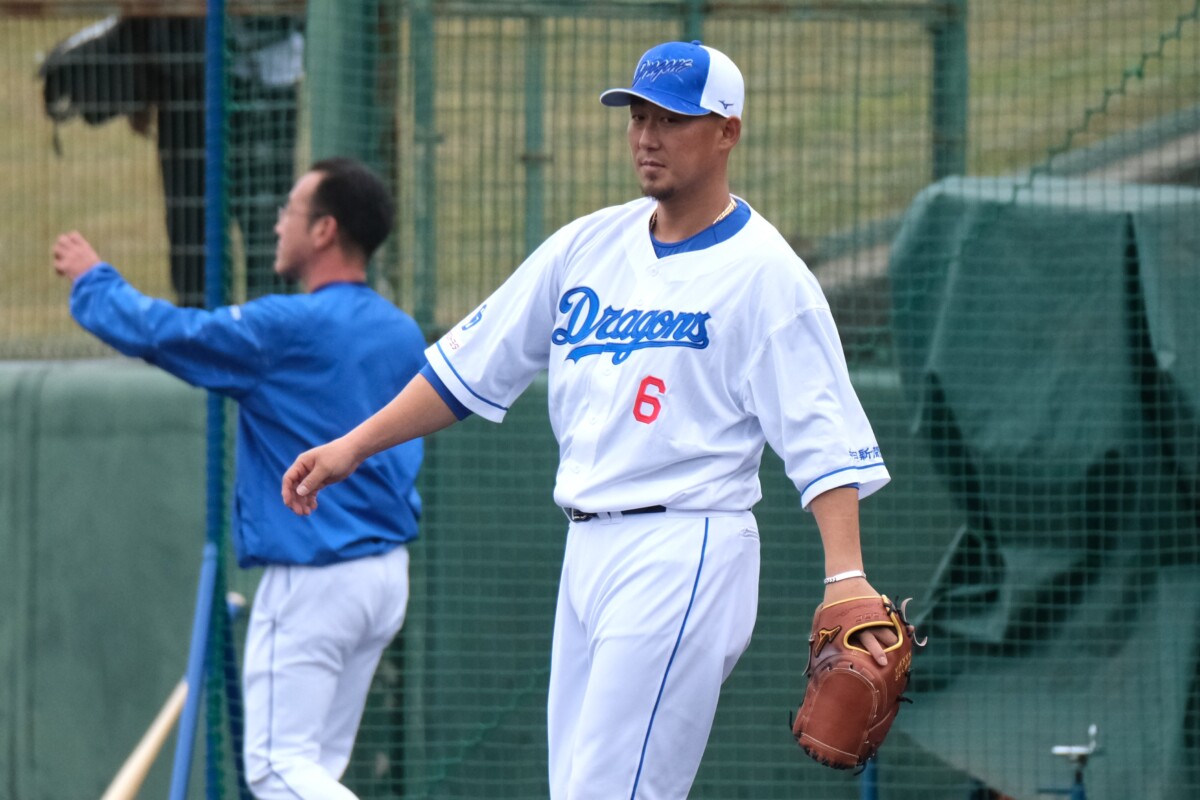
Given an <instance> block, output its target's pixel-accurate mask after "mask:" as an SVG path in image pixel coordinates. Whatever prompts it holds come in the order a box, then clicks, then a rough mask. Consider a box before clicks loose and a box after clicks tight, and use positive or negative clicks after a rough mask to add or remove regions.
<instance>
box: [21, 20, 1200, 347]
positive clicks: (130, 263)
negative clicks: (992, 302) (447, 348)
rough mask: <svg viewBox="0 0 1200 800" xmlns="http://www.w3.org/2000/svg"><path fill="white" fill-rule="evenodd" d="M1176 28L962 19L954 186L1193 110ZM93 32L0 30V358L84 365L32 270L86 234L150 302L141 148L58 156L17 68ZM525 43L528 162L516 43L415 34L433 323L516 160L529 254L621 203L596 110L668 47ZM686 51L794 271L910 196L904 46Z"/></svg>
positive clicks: (95, 144)
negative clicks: (835, 237) (960, 121)
mask: <svg viewBox="0 0 1200 800" xmlns="http://www.w3.org/2000/svg"><path fill="white" fill-rule="evenodd" d="M595 5H597V6H601V5H605V4H595ZM760 5H761V4H760ZM804 5H805V4H803V3H794V4H786V3H783V4H777V8H785V7H791V6H795V7H796V8H802V7H804ZM826 5H828V4H826ZM878 5H879V7H880V8H886V7H887V6H888V5H890V4H889V3H888V2H886V0H881V2H880V3H879V4H878ZM578 6H579V4H572V8H573V9H577V8H578ZM98 8H99V6H98ZM1196 9H1197V2H1196V0H1100V1H1099V2H1096V1H1089V0H1052V1H1051V2H1047V1H1046V0H1016V1H1015V2H1005V3H999V2H981V1H979V0H977V1H976V2H973V3H971V4H970V6H969V61H970V92H971V97H970V105H969V125H968V171H969V172H970V173H971V174H977V175H987V174H1000V173H1005V172H1010V171H1014V170H1018V169H1022V168H1026V167H1029V166H1032V165H1036V164H1038V163H1041V162H1043V161H1044V160H1045V159H1046V158H1047V157H1048V155H1049V154H1050V153H1053V152H1056V151H1058V150H1060V149H1064V148H1066V149H1070V148H1076V147H1081V146H1085V145H1089V144H1094V143H1096V142H1098V141H1101V140H1103V138H1104V137H1106V136H1108V135H1111V134H1114V133H1117V132H1120V131H1123V130H1128V129H1130V128H1133V127H1135V126H1137V125H1140V124H1143V123H1146V122H1148V121H1151V120H1154V119H1156V118H1158V117H1161V116H1163V115H1165V114H1168V113H1170V112H1172V111H1175V110H1178V109H1180V108H1183V107H1187V106H1190V105H1192V104H1194V103H1195V102H1196V101H1197V99H1198V98H1200V67H1198V66H1197V65H1198V64H1200V23H1198V21H1197V19H1196ZM99 15H100V12H97V17H98V16H99ZM95 18H96V17H93V18H88V19H36V18H32V17H11V16H10V17H4V16H0V166H2V167H3V175H4V182H3V189H2V190H0V219H3V225H0V248H2V252H3V253H4V259H3V265H2V266H0V270H2V276H3V280H2V281H0V357H2V356H8V357H14V356H16V357H28V356H54V355H68V354H79V353H88V352H102V351H100V350H98V349H97V348H95V347H94V346H93V345H90V344H88V343H87V341H86V337H84V336H82V335H81V334H79V333H78V332H77V331H76V330H75V329H74V326H73V324H72V323H71V322H70V320H69V318H68V317H67V314H66V310H65V299H66V295H67V287H66V286H65V284H63V283H62V282H61V281H59V280H58V279H57V278H56V277H55V276H54V275H53V274H52V271H51V269H50V264H49V255H48V254H49V248H50V245H51V242H52V241H53V238H54V236H55V235H56V234H57V233H58V232H60V231H63V230H67V229H73V228H74V229H79V230H81V231H83V232H85V233H86V234H87V235H88V236H89V237H91V238H92V239H93V241H94V242H95V243H96V245H97V246H98V248H99V249H101V251H102V254H103V255H104V256H106V257H107V258H109V259H110V260H112V261H113V262H115V263H117V264H118V265H119V266H120V268H121V269H122V271H123V272H125V273H126V274H127V275H128V276H129V277H130V279H131V280H132V281H133V282H134V283H135V284H136V285H137V286H139V287H140V288H142V289H143V290H145V291H146V292H148V293H151V294H154V295H160V296H169V284H168V281H167V275H166V237H165V233H164V226H163V210H162V196H161V190H160V188H159V183H158V167H157V161H156V158H155V150H154V146H153V144H152V142H151V141H149V140H147V139H145V138H142V137H139V136H137V135H135V134H133V133H132V132H131V130H130V128H129V127H128V126H127V125H126V124H125V122H124V120H123V119H116V120H113V121H111V122H109V123H107V124H104V125H101V126H98V127H89V126H87V125H85V124H84V123H83V122H82V121H80V120H72V121H70V122H69V123H67V124H66V125H64V126H62V127H61V129H60V131H59V137H60V139H61V142H62V156H61V157H59V156H56V155H55V153H54V151H53V149H52V144H51V143H52V136H53V133H54V132H53V128H52V126H51V123H50V122H49V121H48V120H47V118H46V117H45V116H44V115H43V113H42V110H41V99H40V84H39V82H38V81H37V80H36V77H35V72H36V68H37V60H38V55H39V53H41V52H44V51H46V50H48V49H49V48H50V47H51V46H52V45H53V44H54V43H55V42H56V41H58V40H59V39H61V38H62V37H64V36H66V35H68V34H70V33H71V32H73V31H75V30H77V29H78V28H80V27H81V26H82V25H84V24H86V23H87V22H89V21H91V20H92V19H95ZM538 30H539V34H538V35H540V36H542V37H543V39H542V41H544V43H545V45H546V46H545V49H544V51H543V53H542V57H543V62H542V73H541V76H540V78H539V80H540V82H541V83H542V94H541V96H540V102H541V104H542V106H543V112H542V116H541V120H542V122H541V125H542V134H543V137H544V145H543V148H544V152H543V153H540V154H537V153H535V154H530V153H527V152H526V140H527V132H528V129H527V126H526V123H527V120H526V119H525V113H526V109H527V107H528V105H527V104H528V102H529V98H528V97H527V96H526V94H525V88H524V87H525V86H527V85H530V84H529V83H528V81H527V80H526V74H525V68H526V64H527V60H526V58H527V56H528V54H529V52H531V50H530V41H531V35H532V34H531V28H530V25H529V23H528V22H526V21H523V20H519V19H511V18H508V19H505V18H498V17H489V16H482V17H479V18H477V19H464V18H450V17H439V18H438V19H437V20H436V23H435V38H436V42H435V47H434V52H435V54H436V62H435V69H434V72H433V73H432V74H433V76H434V80H435V81H436V86H435V94H434V97H435V117H436V118H435V120H434V121H433V128H434V129H435V131H436V136H437V142H438V143H437V146H436V150H435V157H434V161H433V162H432V163H433V164H434V165H435V167H434V168H435V175H436V183H435V192H436V196H435V198H433V199H432V202H433V203H434V208H435V215H434V219H435V220H436V239H437V242H438V244H437V248H436V260H437V264H436V267H437V274H438V291H437V301H436V302H437V315H436V316H437V319H438V321H439V323H441V324H450V323H452V322H453V320H454V319H456V318H457V317H458V316H459V315H461V314H462V313H464V312H465V311H466V310H468V309H469V308H470V307H472V306H473V305H474V304H475V303H476V302H477V301H478V300H479V299H480V298H481V297H482V296H484V295H485V294H486V292H487V291H488V290H489V289H490V288H491V287H493V286H494V285H495V283H496V282H497V281H499V280H501V279H502V278H503V276H504V275H506V274H508V272H509V271H511V269H512V268H513V267H514V266H515V264H516V263H517V262H518V261H519V260H520V258H521V256H522V255H523V250H524V243H523V239H522V236H523V231H524V229H525V225H526V222H527V220H526V218H525V207H526V202H527V199H528V193H527V185H526V165H527V164H528V163H530V161H529V157H530V156H533V157H535V158H540V159H543V160H542V162H541V163H543V164H544V165H545V175H544V180H543V184H542V185H543V186H544V191H545V198H544V202H545V216H544V219H543V220H541V226H540V227H541V230H542V231H543V232H544V233H549V232H550V231H552V230H553V229H554V228H555V227H557V226H558V225H560V224H562V223H563V222H565V221H567V220H569V219H571V218H572V217H574V216H577V215H578V214H581V213H585V212H586V211H589V210H591V209H593V208H595V207H597V206H598V205H601V204H607V203H612V202H619V201H621V200H623V199H627V198H629V197H631V196H633V193H634V192H635V190H636V188H635V186H634V184H633V181H632V178H631V174H630V170H629V168H628V165H627V158H626V156H625V153H624V141H623V137H622V136H621V135H620V132H621V127H622V122H621V121H620V119H619V118H615V117H614V116H613V112H610V111H609V110H606V109H602V108H600V107H599V105H598V104H597V103H595V95H596V94H597V93H598V91H599V90H601V89H603V88H607V85H610V84H613V83H615V82H620V81H623V80H625V79H627V77H628V74H627V73H628V72H629V70H630V67H631V66H632V63H633V62H634V61H635V60H636V57H637V55H638V54H639V53H640V52H641V50H642V49H644V43H645V42H649V41H650V40H658V39H664V38H672V37H675V36H677V35H678V30H679V27H678V22H676V21H667V20H659V21H654V20H645V19H639V20H618V19H612V18H603V19H596V18H587V17H586V16H585V15H584V14H572V15H570V16H567V17H563V18H561V19H557V20H548V21H547V22H546V23H545V25H544V26H542V27H541V28H540V29H538ZM408 37H409V31H408V29H407V26H405V25H403V24H402V25H401V26H400V30H399V31H398V37H397V42H396V55H397V63H398V64H400V65H401V66H402V69H401V70H400V76H399V80H398V82H397V87H398V90H397V108H398V111H397V114H396V128H397V131H398V141H397V145H396V149H397V152H398V154H399V155H398V170H397V171H398V174H399V176H400V185H401V190H402V198H401V210H402V214H401V220H400V224H399V228H398V236H397V246H395V247H394V248H393V250H392V252H393V253H394V256H395V258H396V262H395V263H393V264H385V265H383V273H384V275H385V276H386V277H388V278H389V281H390V283H391V284H392V285H393V286H394V287H397V288H396V292H397V298H398V300H399V301H400V302H402V303H410V302H411V301H412V297H413V292H412V282H413V280H414V278H413V272H414V266H413V264H412V263H411V262H412V260H413V258H414V241H415V240H416V239H417V237H418V235H419V234H420V233H421V232H420V231H418V230H416V229H415V227H414V226H413V222H412V215H411V214H410V213H406V210H410V209H411V208H412V207H413V205H414V204H415V203H417V202H425V201H429V200H430V198H425V197H423V196H422V193H421V190H420V189H419V188H418V186H417V185H416V183H415V172H416V168H417V163H416V161H415V158H416V156H415V155H414V154H415V152H416V148H415V147H414V146H413V144H412V142H413V139H414V136H415V134H416V132H417V130H418V123H419V122H421V121H420V120H416V119H415V118H414V112H413V110H412V109H413V102H414V86H413V85H412V75H413V73H412V72H411V71H410V70H408V67H409V65H410V63H411V62H410V59H411V56H412V52H411V42H410V41H409V38H408ZM705 37H706V39H707V40H708V41H709V42H711V43H713V44H716V45H718V46H720V47H722V49H725V50H726V51H727V52H730V53H731V54H734V55H735V57H736V58H737V60H738V61H739V62H740V63H741V66H742V68H743V71H744V72H745V74H746V76H747V84H748V95H749V100H748V103H747V111H746V128H745V136H744V139H743V145H742V146H741V147H740V148H739V150H740V152H739V153H737V154H736V160H735V165H734V184H735V185H734V189H735V191H737V192H738V193H740V194H742V195H743V196H745V197H747V198H748V199H749V200H750V201H751V202H752V203H753V204H754V205H755V207H756V208H758V209H759V210H760V211H762V212H763V213H765V214H766V215H767V216H768V218H770V219H772V220H773V221H774V222H775V223H776V224H777V226H778V227H779V228H780V229H781V230H782V231H783V232H784V234H785V235H787V236H788V237H789V238H790V239H791V240H792V241H793V243H794V244H795V246H796V247H797V249H798V250H800V251H801V252H802V254H805V255H808V253H805V250H806V248H808V247H811V246H812V243H813V242H814V241H816V240H817V239H819V238H820V237H822V236H825V235H828V234H830V233H833V232H836V231H839V230H845V229H849V228H853V227H855V226H859V225H864V224H867V223H869V222H870V221H871V220H874V219H877V218H880V217H882V216H885V215H890V214H895V213H897V212H899V211H901V210H903V209H904V208H905V207H906V205H907V204H908V203H909V202H910V201H911V199H912V197H913V196H914V195H915V194H916V193H917V192H918V191H919V190H920V189H921V188H922V187H923V186H924V185H925V184H926V183H927V182H928V180H929V151H930V147H931V145H930V129H929V120H928V116H929V110H928V109H929V104H928V94H929V83H930V80H931V69H932V67H931V56H930V51H929V40H928V35H927V31H926V28H925V27H924V25H923V24H920V23H918V22H897V21H894V20H891V19H888V20H881V19H869V18H864V19H850V20H846V19H842V20H836V19H826V18H814V19H811V20H806V19H804V18H803V15H797V14H792V15H790V16H789V15H781V14H778V15H775V16H772V15H770V14H766V13H764V12H761V11H758V12H751V11H747V12H746V14H745V15H744V16H730V15H722V16H720V17H717V18H714V19H713V20H712V21H710V22H709V23H707V25H706V28H705ZM348 122H350V121H348ZM300 160H301V161H304V160H306V158H305V155H304V154H303V153H301V154H300Z"/></svg>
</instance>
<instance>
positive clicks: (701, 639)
mask: <svg viewBox="0 0 1200 800" xmlns="http://www.w3.org/2000/svg"><path fill="white" fill-rule="evenodd" d="M758 573H759V540H758V526H757V523H756V522H755V520H754V516H753V515H752V514H751V513H750V512H748V511H747V512H744V513H740V514H731V515H726V516H709V517H705V516H702V515H688V514H684V513H681V512H666V513H659V514H639V515H631V516H626V517H617V518H614V519H599V518H598V519H593V520H589V521H587V522H575V523H571V526H570V528H569V530H568V533H567V544H566V553H565V555H564V557H563V571H562V579H561V583H560V584H559V590H558V609H557V612H556V617H555V622H554V646H553V653H552V656H551V665H550V693H549V703H548V719H547V725H548V735H549V750H550V797H551V798H552V800H623V799H624V798H629V799H630V800H683V799H684V798H686V797H687V795H688V791H689V789H690V788H691V785H692V781H693V780H694V779H695V777H696V771H697V769H698V768H699V766H700V758H701V756H702V755H703V754H704V748H705V745H706V744H707V743H708V734H709V731H710V730H711V728H712V721H713V716H714V715H715V713H716V709H717V697H718V695H719V694H720V691H721V684H722V683H723V682H724V680H725V678H726V677H728V676H729V673H730V672H731V671H732V670H733V666H734V664H735V663H737V660H738V658H739V657H740V656H741V654H742V653H743V652H744V651H745V649H746V647H747V645H748V644H749V643H750V634H751V632H752V631H753V628H754V620H755V617H756V615H757V613H758Z"/></svg>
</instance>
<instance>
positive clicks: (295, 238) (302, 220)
mask: <svg viewBox="0 0 1200 800" xmlns="http://www.w3.org/2000/svg"><path fill="white" fill-rule="evenodd" d="M320 181H321V176H320V175H319V174H317V173H315V172H309V173H306V174H305V175H303V176H301V178H300V180H298V181H296V185H295V186H293V187H292V191H291V192H290V193H289V194H288V201H287V205H285V206H283V207H281V208H280V209H279V218H278V219H277V220H276V221H275V235H276V237H278V240H277V241H276V243H275V272H276V273H278V274H279V275H281V276H283V277H284V278H288V279H290V280H295V281H298V280H301V279H303V277H304V272H305V267H306V266H307V265H308V264H309V262H310V261H311V260H312V257H313V253H314V248H313V243H312V237H311V235H310V234H311V232H312V210H311V209H312V196H313V192H314V191H315V190H316V188H317V184H318V183H320Z"/></svg>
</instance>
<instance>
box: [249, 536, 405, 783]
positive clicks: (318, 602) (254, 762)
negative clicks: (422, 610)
mask: <svg viewBox="0 0 1200 800" xmlns="http://www.w3.org/2000/svg"><path fill="white" fill-rule="evenodd" d="M407 607H408V550H407V549H406V548H405V547H404V546H400V547H397V548H395V549H394V550H392V551H390V552H388V553H385V554H383V555H378V556H370V557H367V558H360V559H356V560H354V561H347V562H344V563H341V564H331V565H329V566H325V567H297V566H271V567H267V568H266V570H265V571H264V572H263V576H262V580H261V582H260V583H259V586H258V591H257V593H256V595H255V598H254V606H253V609H252V610H251V613H250V626H249V631H248V632H247V635H246V654H245V664H244V673H245V676H244V679H245V690H244V691H245V707H246V740H245V745H246V747H245V761H246V781H247V783H248V784H249V785H250V789H251V791H252V792H253V793H254V796H255V797H258V798H261V799H262V800H273V799H274V798H287V800H316V798H321V799H322V800H324V799H325V798H335V799H336V800H352V798H354V794H353V793H352V792H351V791H350V790H349V789H347V788H346V787H344V786H342V785H341V784H340V783H339V782H338V780H339V779H340V778H341V776H342V773H343V772H344V771H345V769H346V765H347V764H348V763H349V761H350V751H351V749H352V748H353V746H354V737H355V734H356V733H357V732H358V725H359V722H360V721H361V719H362V714H363V708H364V707H365V705H366V700H367V691H368V689H370V686H371V680H372V677H373V676H374V674H375V668H376V666H378V664H379V659H380V656H382V655H383V651H384V648H386V647H387V645H388V643H389V642H391V641H392V639H393V638H395V636H396V633H397V632H398V631H399V630H400V626H401V625H402V624H403V623H404V614H405V611H406V609H407Z"/></svg>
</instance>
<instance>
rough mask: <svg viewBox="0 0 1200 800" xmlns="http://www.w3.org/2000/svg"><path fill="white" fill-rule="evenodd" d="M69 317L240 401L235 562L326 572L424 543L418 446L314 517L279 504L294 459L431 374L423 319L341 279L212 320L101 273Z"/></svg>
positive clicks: (87, 281)
mask: <svg viewBox="0 0 1200 800" xmlns="http://www.w3.org/2000/svg"><path fill="white" fill-rule="evenodd" d="M71 313H72V314H73V315H74V317H75V319H76V320H77V321H78V322H79V324H80V325H82V326H83V327H84V328H86V329H87V330H89V331H91V332H92V333H93V334H95V335H96V336H97V337H98V338H100V339H101V340H103V341H104V342H106V343H108V344H109V345H111V346H112V347H114V348H116V349H117V350H119V351H120V352H121V353H124V354H125V355H128V356H133V357H136V358H141V359H144V360H145V361H147V362H149V363H150V364H154V365H155V366H158V367H161V368H162V369H164V370H166V371H167V372H169V373H171V374H172V375H175V376H177V377H179V378H181V379H182V380H184V381H186V382H188V383H190V384H192V385H193V386H199V387H201V388H204V389H209V390H212V391H214V392H218V393H220V394H222V395H226V396H228V397H231V398H233V399H234V400H236V401H237V404H238V425H237V467H236V477H235V497H234V501H233V529H232V533H233V542H234V550H235V552H236V554H237V560H238V564H239V565H240V566H243V567H251V566H262V565H267V564H307V565H322V564H330V563H335V562H338V561H345V560H349V559H353V558H359V557H362V556H367V555H374V554H377V553H382V552H386V551H388V550H391V549H392V548H394V547H395V546H396V545H397V544H399V543H402V542H407V541H410V540H411V539H413V538H414V537H415V536H416V535H417V520H418V518H419V516H420V513H421V500H420V497H419V496H418V494H417V491H416V488H415V486H414V483H415V481H416V477H417V469H418V468H419V467H420V464H421V456H422V453H423V446H422V442H421V440H416V441H413V442H409V443H407V444H404V445H400V446H399V447H394V448H391V449H390V450H386V451H384V452H382V453H379V454H378V455H376V456H373V457H372V458H370V459H368V460H367V461H366V462H364V463H363V464H362V466H361V467H359V469H358V470H357V471H356V472H355V473H354V474H353V475H351V476H350V477H349V478H347V479H346V480H345V481H343V482H342V483H338V484H334V485H332V486H328V487H326V488H325V489H323V490H322V491H321V498H320V499H321V506H320V508H319V509H318V510H317V511H316V512H315V513H313V514H312V515H310V516H308V517H301V516H298V515H296V514H294V513H292V511H290V510H289V509H288V508H287V507H286V506H285V505H284V504H283V501H282V500H281V499H280V494H279V491H280V485H281V482H282V478H283V473H284V472H285V471H286V470H287V468H288V467H289V466H291V464H292V462H293V461H294V460H295V458H296V456H298V455H299V454H300V453H302V452H303V451H305V450H308V449H309V448H311V447H315V446H316V445H319V444H323V443H325V442H327V441H330V440H331V439H335V438H337V437H338V436H341V435H342V434H344V433H346V432H347V431H349V430H350V429H351V428H353V427H354V426H356V425H358V423H360V422H362V421H363V420H364V419H366V418H367V417H369V416H370V415H371V414H373V413H375V412H376V411H377V410H379V409H380V408H382V407H383V406H384V405H386V404H387V403H388V401H390V400H391V399H392V398H393V397H395V396H396V394H397V393H398V392H399V391H400V390H401V389H402V388H403V387H404V386H405V384H407V383H408V381H409V379H410V378H412V376H413V375H415V374H416V373H417V372H418V370H420V368H421V367H422V366H423V365H424V364H425V356H424V349H425V342H424V338H423V337H422V335H421V332H420V330H419V328H418V327H417V325H416V323H415V322H414V321H413V320H412V318H411V317H409V316H408V315H407V314H405V313H404V312H403V311H401V310H400V309H398V308H396V306H395V305H393V304H392V303H390V302H389V301H387V300H385V299H384V298H383V297H381V296H380V295H379V294H378V293H376V292H375V291H374V290H373V289H371V288H370V287H368V286H366V285H363V284H357V283H335V284H330V285H327V286H324V287H322V288H321V289H319V290H318V291H316V292H313V293H311V294H296V295H270V296H267V297H262V298H259V299H257V300H252V301H250V302H248V303H245V304H243V305H238V306H227V307H224V308H219V309H216V310H215V311H206V310H202V309H191V308H179V307H176V306H175V305H173V304H171V303H168V302H166V301H164V300H158V299H155V298H151V297H147V296H146V295H144V294H142V293H141V292H139V291H137V290H136V289H134V288H133V287H132V286H131V285H130V284H129V283H128V282H126V281H125V279H124V278H122V277H121V275H120V274H119V273H118V272H117V271H116V270H115V269H113V267H112V266H110V265H108V264H101V265H99V266H97V267H95V268H93V269H91V270H90V271H88V272H87V273H85V274H84V275H82V276H81V277H80V278H79V279H78V280H76V281H75V284H74V286H73V288H72V290H71ZM197 491H198V494H202V490H200V489H199V487H198V489H197Z"/></svg>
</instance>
